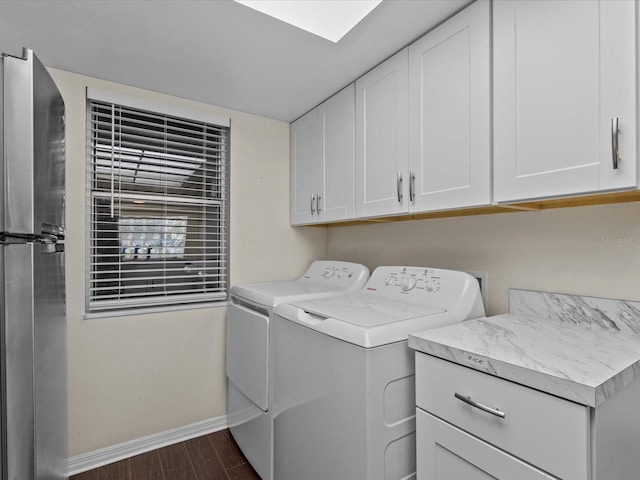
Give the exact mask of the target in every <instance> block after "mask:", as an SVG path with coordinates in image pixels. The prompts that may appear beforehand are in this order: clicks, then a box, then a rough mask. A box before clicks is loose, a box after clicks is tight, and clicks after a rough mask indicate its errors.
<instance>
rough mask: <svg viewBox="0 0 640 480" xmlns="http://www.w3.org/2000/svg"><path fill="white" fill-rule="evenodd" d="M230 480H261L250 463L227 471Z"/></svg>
mask: <svg viewBox="0 0 640 480" xmlns="http://www.w3.org/2000/svg"><path fill="white" fill-rule="evenodd" d="M227 476H228V477H229V480H260V477H259V476H258V474H257V473H256V472H255V471H254V470H253V468H251V465H249V464H248V463H243V464H242V465H239V466H237V467H233V468H230V469H229V470H227Z"/></svg>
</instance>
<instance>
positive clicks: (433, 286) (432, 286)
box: [425, 282, 436, 292]
mask: <svg viewBox="0 0 640 480" xmlns="http://www.w3.org/2000/svg"><path fill="white" fill-rule="evenodd" d="M425 288H426V289H427V292H433V291H435V289H436V284H435V282H427V284H426V285H425Z"/></svg>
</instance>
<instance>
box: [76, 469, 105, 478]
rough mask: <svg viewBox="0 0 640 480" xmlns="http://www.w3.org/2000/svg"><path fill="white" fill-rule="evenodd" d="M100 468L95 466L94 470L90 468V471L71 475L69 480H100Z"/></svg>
mask: <svg viewBox="0 0 640 480" xmlns="http://www.w3.org/2000/svg"><path fill="white" fill-rule="evenodd" d="M99 472H100V470H99V469H98V468H95V469H93V470H89V471H88V472H82V473H78V474H77V475H73V476H72V477H69V480H100V473H99Z"/></svg>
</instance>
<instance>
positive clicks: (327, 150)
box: [315, 84, 355, 222]
mask: <svg viewBox="0 0 640 480" xmlns="http://www.w3.org/2000/svg"><path fill="white" fill-rule="evenodd" d="M318 122H319V123H320V125H319V127H320V139H319V145H320V152H319V155H320V169H319V170H320V171H319V172H318V175H319V177H320V178H318V181H317V182H316V185H317V192H315V193H316V195H320V197H319V198H318V201H317V208H318V213H319V216H318V218H320V220H321V221H324V222H329V221H334V220H346V219H349V218H354V217H355V184H354V168H355V86H354V85H353V84H352V85H349V86H348V87H347V88H345V89H344V90H342V91H340V92H339V93H337V94H336V95H334V96H333V97H331V98H330V99H329V100H327V101H326V102H324V103H323V104H322V105H320V106H319V107H318Z"/></svg>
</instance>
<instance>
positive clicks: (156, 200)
mask: <svg viewBox="0 0 640 480" xmlns="http://www.w3.org/2000/svg"><path fill="white" fill-rule="evenodd" d="M87 96H88V101H87V111H88V115H87V117H88V142H87V144H88V150H89V154H88V161H89V165H88V189H87V192H88V196H89V205H90V219H89V229H88V230H89V232H88V233H89V241H88V250H89V252H88V258H89V262H88V272H87V274H88V288H87V310H88V312H104V311H115V310H124V309H126V310H129V309H136V308H143V307H153V306H160V305H163V306H166V305H184V304H193V303H200V302H215V301H226V299H227V277H228V210H229V209H228V203H229V201H228V199H229V187H228V171H229V153H228V152H229V126H228V120H226V119H223V120H222V121H219V120H218V119H213V121H210V122H207V121H202V120H201V119H196V120H191V119H189V118H191V117H189V116H185V115H184V112H178V113H179V114H178V115H173V114H167V113H159V112H157V111H156V110H157V108H155V109H154V108H153V107H154V106H150V105H147V104H144V103H143V102H142V101H136V100H129V99H125V101H124V102H122V101H121V100H123V98H124V97H119V96H117V95H116V94H111V93H109V92H101V91H97V90H96V91H93V90H90V91H89V92H88V95H87ZM140 106H142V107H147V108H140ZM168 108H170V107H168ZM193 116H194V117H196V118H197V117H198V116H202V114H200V113H197V114H193Z"/></svg>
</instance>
